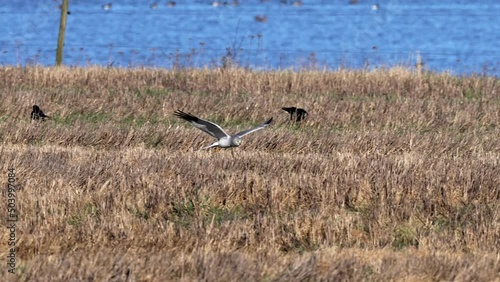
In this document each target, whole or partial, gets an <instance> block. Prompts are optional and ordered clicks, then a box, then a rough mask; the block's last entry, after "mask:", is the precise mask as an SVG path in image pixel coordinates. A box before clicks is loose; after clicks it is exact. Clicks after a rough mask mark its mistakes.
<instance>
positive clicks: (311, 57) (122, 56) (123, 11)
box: [0, 0, 500, 76]
mask: <svg viewBox="0 0 500 282" xmlns="http://www.w3.org/2000/svg"><path fill="white" fill-rule="evenodd" d="M109 1H110V0H106V1H95V0H70V8H69V10H70V12H71V14H70V15H68V22H67V29H66V40H65V50H64V63H65V64H66V65H71V66H86V65H103V66H109V65H112V66H119V67H127V66H152V67H166V68H172V67H174V66H176V65H180V66H195V67H200V66H209V67H213V66H221V65H222V64H223V63H224V62H226V63H228V62H232V63H234V64H238V65H240V66H244V67H251V68H254V69H270V68H274V69H276V68H295V69H300V68H303V67H316V68H323V67H326V68H328V69H336V68H339V67H348V68H366V67H369V68H377V67H387V66H394V65H405V66H410V67H414V66H415V64H416V61H417V56H418V55H417V54H420V56H421V58H422V61H423V63H424V66H425V67H426V68H427V69H430V70H434V71H451V72H452V73H454V74H470V73H485V74H489V75H496V76H498V75H499V74H500V1H498V0H480V1H465V0H442V1H423V0H415V1H389V0H388V1H378V2H377V1H363V0H359V3H358V4H350V3H349V0H343V1H337V0H331V1H327V0H303V1H302V5H297V4H295V5H293V4H292V2H293V1H290V0H288V1H283V2H287V3H286V4H284V3H281V2H280V0H269V1H261V0H247V1H245V0H240V1H239V4H238V5H234V4H233V0H228V1H227V5H224V3H222V1H221V2H220V5H219V6H216V5H215V4H213V2H214V1H212V0H209V1H202V0H184V1H182V0H177V1H176V5H175V6H173V7H169V6H168V5H167V3H168V1H156V2H155V1H154V0H150V1H138V0H117V1H113V2H109ZM407 2H411V3H407ZM471 2H475V3H471ZM60 3H61V0H59V1H55V0H44V1H33V0H22V1H21V0H18V1H15V0H13V1H3V3H2V6H1V7H0V64H1V65H27V64H28V65H30V64H42V65H54V62H55V50H56V44H57V36H58V32H59V31H58V30H59V19H60V13H61V12H60V9H59V7H58V6H59V4H60ZM106 3H111V4H112V5H111V8H110V9H107V10H106V9H104V7H103V5H104V4H106ZM154 3H156V4H157V6H155V5H154Z"/></svg>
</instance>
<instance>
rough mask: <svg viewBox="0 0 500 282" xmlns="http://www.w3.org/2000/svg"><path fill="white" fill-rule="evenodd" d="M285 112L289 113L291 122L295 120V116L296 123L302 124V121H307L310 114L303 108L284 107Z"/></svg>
mask: <svg viewBox="0 0 500 282" xmlns="http://www.w3.org/2000/svg"><path fill="white" fill-rule="evenodd" d="M281 109H283V110H284V111H287V112H288V113H289V114H290V120H293V116H294V115H295V117H296V118H295V121H296V122H301V121H302V120H304V119H306V117H307V115H308V113H307V111H306V110H304V109H301V108H296V107H289V108H287V107H283V108H281Z"/></svg>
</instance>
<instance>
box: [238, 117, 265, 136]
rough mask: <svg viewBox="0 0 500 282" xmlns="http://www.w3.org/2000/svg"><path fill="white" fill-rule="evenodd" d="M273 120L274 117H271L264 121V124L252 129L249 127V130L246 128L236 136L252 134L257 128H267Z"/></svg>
mask: <svg viewBox="0 0 500 282" xmlns="http://www.w3.org/2000/svg"><path fill="white" fill-rule="evenodd" d="M272 121H273V118H270V119H269V120H268V121H266V122H264V123H263V124H261V125H259V126H257V127H256V128H252V129H248V130H245V131H242V132H238V133H236V134H235V135H234V136H237V137H240V138H241V137H243V136H245V135H247V134H250V133H252V132H255V131H257V130H261V129H264V128H266V127H267V126H268V125H270V124H271V122H272Z"/></svg>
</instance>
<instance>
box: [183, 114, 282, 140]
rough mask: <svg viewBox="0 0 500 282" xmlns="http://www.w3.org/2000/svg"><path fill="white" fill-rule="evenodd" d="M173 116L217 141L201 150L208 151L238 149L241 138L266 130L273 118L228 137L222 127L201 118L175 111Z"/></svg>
mask: <svg viewBox="0 0 500 282" xmlns="http://www.w3.org/2000/svg"><path fill="white" fill-rule="evenodd" d="M174 115H175V116H177V117H178V118H181V119H183V120H186V121H189V122H190V123H191V124H192V125H193V126H194V127H196V128H198V129H200V130H203V131H205V132H206V133H208V134H210V136H212V137H214V138H216V139H217V142H215V143H213V144H212V145H210V146H207V147H204V148H202V149H208V148H212V147H216V146H217V147H220V148H230V147H238V146H240V144H241V138H242V137H243V136H245V135H247V134H250V133H252V132H255V131H257V130H261V129H263V128H266V127H267V126H268V125H269V124H271V122H272V121H273V118H270V119H269V120H268V121H266V122H265V123H263V124H261V125H259V126H257V127H255V128H252V129H248V130H245V131H242V132H239V133H236V134H234V135H229V134H227V133H226V132H225V131H224V129H222V127H220V126H219V125H217V124H215V123H213V122H211V121H207V120H203V119H201V118H198V117H195V116H194V115H192V114H190V113H185V112H183V111H179V110H177V111H175V112H174Z"/></svg>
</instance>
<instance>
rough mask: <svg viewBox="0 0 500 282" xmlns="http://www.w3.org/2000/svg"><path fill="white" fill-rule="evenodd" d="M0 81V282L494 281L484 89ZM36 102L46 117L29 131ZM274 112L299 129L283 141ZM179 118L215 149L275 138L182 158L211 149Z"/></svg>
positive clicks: (305, 79) (254, 79)
mask: <svg viewBox="0 0 500 282" xmlns="http://www.w3.org/2000/svg"><path fill="white" fill-rule="evenodd" d="M0 77H1V78H2V80H1V81H0V97H1V101H2V103H0V144H1V145H0V167H1V171H2V175H3V177H2V178H1V179H2V180H1V182H2V183H5V184H2V186H3V187H6V186H7V179H8V177H7V175H8V169H9V168H14V169H15V175H16V184H17V185H18V186H17V189H18V190H17V193H16V207H17V208H18V216H19V221H18V222H17V231H16V239H17V249H16V257H17V261H16V274H15V275H12V274H10V273H8V272H7V266H6V263H5V258H6V257H7V255H8V253H9V249H8V246H7V244H6V242H8V239H9V236H10V235H9V232H8V231H5V232H1V233H0V234H1V240H2V244H1V246H2V248H1V249H0V256H1V257H2V274H1V275H0V280H1V281H10V280H19V281H49V280H50V281H70V280H73V281H77V280H78V281H167V280H182V281H191V280H205V281H297V280H300V281H316V280H329V281H500V280H499V278H498V277H499V276H498V274H499V273H500V255H499V253H500V252H499V251H500V168H499V160H500V138H499V136H500V127H499V121H500V83H499V80H498V79H496V78H492V77H483V76H471V77H453V76H450V75H447V74H432V73H427V72H422V73H417V72H415V71H412V70H407V69H399V68H394V69H387V70H376V71H370V72H368V71H350V70H338V71H335V72H323V71H303V72H292V71H274V72H257V71H248V70H243V69H225V70H174V71H166V70H154V69H128V70H127V69H114V68H97V67H89V68H85V69H81V68H59V69H56V68H41V67H29V68H17V67H1V68H0ZM33 104H38V105H39V106H40V107H41V108H42V110H44V111H45V113H46V114H48V115H50V116H52V118H51V119H50V120H48V121H46V122H35V123H33V122H31V121H30V119H29V114H30V111H31V106H32V105H33ZM283 106H298V107H303V108H305V109H306V110H308V112H309V113H310V115H309V117H308V119H307V120H306V121H305V122H303V123H302V124H300V125H294V124H290V123H289V122H288V115H287V113H285V112H284V111H282V110H281V107H283ZM176 109H181V110H184V111H188V112H191V113H193V114H196V115H198V116H200V117H203V118H206V119H209V120H213V121H215V122H218V123H220V124H221V125H222V126H223V127H225V128H226V129H227V130H228V131H229V132H237V131H239V130H243V129H246V128H249V127H251V126H255V125H257V124H260V123H262V122H264V121H265V120H267V119H268V118H269V117H274V122H273V124H272V125H271V126H269V127H268V128H266V129H264V130H262V131H259V132H256V133H253V134H251V135H248V136H246V137H245V138H244V139H243V144H242V145H241V146H240V147H239V148H234V149H228V150H221V151H216V150H206V151H199V150H198V149H199V148H201V147H203V146H206V145H209V144H210V143H211V142H213V140H212V139H211V137H210V136H208V135H207V134H205V133H203V132H201V131H200V130H198V129H196V128H194V127H192V126H191V125H190V124H189V123H187V122H185V121H183V120H180V119H177V118H175V117H174V116H173V111H174V110H176ZM2 199H3V200H2V201H3V202H4V203H6V201H7V189H5V188H4V189H2ZM3 205H4V204H2V206H3ZM3 210H4V212H5V209H3ZM2 218H4V221H3V223H4V225H6V222H5V218H6V215H2ZM4 229H6V228H4Z"/></svg>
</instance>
